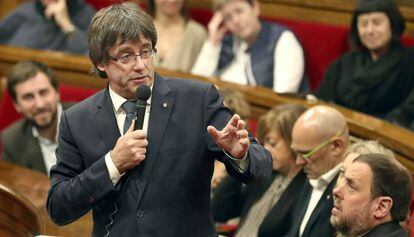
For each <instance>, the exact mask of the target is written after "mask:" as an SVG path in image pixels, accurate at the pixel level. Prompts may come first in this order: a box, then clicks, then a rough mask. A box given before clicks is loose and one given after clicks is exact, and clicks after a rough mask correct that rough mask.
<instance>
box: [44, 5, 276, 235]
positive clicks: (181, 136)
mask: <svg viewBox="0 0 414 237" xmlns="http://www.w3.org/2000/svg"><path fill="white" fill-rule="evenodd" d="M156 42H157V34H156V30H155V27H154V24H153V23H152V20H151V17H150V16H149V15H147V14H146V13H144V12H143V11H142V10H140V9H139V8H138V7H137V6H136V5H135V4H132V3H123V4H120V5H113V6H110V7H108V8H104V9H102V10H100V11H99V12H97V13H96V15H95V16H94V18H93V20H92V23H91V25H90V27H89V32H88V44H89V50H90V53H89V56H90V59H91V61H92V63H93V65H94V69H95V70H96V72H97V73H98V74H99V76H100V77H103V78H107V79H108V86H107V88H106V89H105V90H103V91H100V92H98V93H97V94H95V95H93V96H91V97H90V98H88V99H86V100H85V101H83V102H81V103H79V104H77V105H75V106H73V107H71V108H70V109H69V110H67V111H65V112H64V113H63V114H62V117H61V124H60V134H59V139H58V151H57V153H56V154H57V164H56V166H54V167H53V168H52V170H51V188H50V191H49V196H48V200H47V207H48V212H49V215H50V217H51V219H52V220H53V221H54V222H55V223H57V224H59V225H64V224H68V223H70V222H73V221H75V220H77V219H78V218H79V217H81V216H82V215H84V214H85V213H87V212H88V211H89V210H91V209H92V210H93V219H94V228H93V236H151V237H153V236H162V237H165V236H177V237H178V236H180V237H181V236H191V237H197V236H200V237H203V236H216V235H217V234H216V232H215V230H214V225H213V220H212V216H211V214H210V179H211V176H212V172H213V166H214V160H215V159H218V160H220V161H222V162H223V163H224V164H225V165H226V167H227V170H228V172H229V173H230V174H231V175H233V176H235V177H236V178H238V179H239V180H241V181H243V182H245V183H251V182H255V181H260V180H263V179H265V178H267V177H269V176H270V173H271V167H272V166H271V157H270V154H269V153H268V152H267V151H265V149H264V148H263V147H261V146H260V145H258V144H257V143H256V142H255V141H254V139H253V138H252V137H251V136H249V135H248V132H247V131H246V130H245V128H244V127H245V123H244V121H242V120H241V119H240V118H239V117H238V116H237V115H234V116H233V117H232V116H231V113H230V111H229V110H228V109H226V108H225V107H224V106H223V103H222V99H221V98H220V97H219V96H218V94H217V91H216V89H215V87H214V86H213V85H209V84H204V83H200V82H196V81H192V80H182V79H166V78H162V77H161V76H159V75H157V74H155V73H154V66H153V59H154V57H156V48H155V46H156ZM189 50H190V49H189ZM142 85H147V86H148V87H150V88H151V90H152V92H151V96H150V98H149V99H148V100H147V104H148V105H147V108H146V110H145V115H144V121H143V129H142V130H141V129H138V130H134V129H133V128H134V121H131V120H132V119H131V118H133V115H132V116H131V113H132V114H133V113H135V111H134V106H130V105H131V103H132V104H133V105H134V103H136V102H135V101H134V100H135V99H136V95H135V92H136V89H137V88H138V87H139V86H142ZM131 107H132V109H131ZM138 116H140V115H139V114H138ZM141 116H142V115H141ZM125 123H126V124H127V125H126V126H125ZM129 123H130V125H129Z"/></svg>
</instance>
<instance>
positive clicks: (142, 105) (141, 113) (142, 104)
mask: <svg viewBox="0 0 414 237" xmlns="http://www.w3.org/2000/svg"><path fill="white" fill-rule="evenodd" d="M135 106H136V109H137V120H135V126H134V130H142V127H143V125H144V117H145V109H146V108H147V102H146V101H144V100H137V103H136V105H135Z"/></svg>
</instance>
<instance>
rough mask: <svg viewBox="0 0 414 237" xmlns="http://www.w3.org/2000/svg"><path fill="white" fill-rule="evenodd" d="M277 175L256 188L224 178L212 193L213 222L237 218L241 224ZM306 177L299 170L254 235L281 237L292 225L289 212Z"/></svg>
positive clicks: (292, 220) (292, 210)
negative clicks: (243, 185) (238, 217)
mask: <svg viewBox="0 0 414 237" xmlns="http://www.w3.org/2000/svg"><path fill="white" fill-rule="evenodd" d="M277 176H278V173H274V174H273V177H272V178H270V179H269V180H267V181H266V182H264V183H263V184H260V185H251V186H246V187H242V184H241V183H240V182H239V181H237V180H236V179H234V178H233V177H230V176H228V177H226V178H225V179H224V180H223V181H222V182H221V183H220V184H219V186H218V187H217V188H216V189H215V190H214V196H213V199H212V204H211V206H212V211H213V217H214V220H215V221H219V222H224V221H227V220H229V219H231V218H234V217H237V216H240V218H241V222H243V221H244V219H245V217H246V215H247V214H248V212H249V210H250V208H251V207H252V206H253V205H254V204H255V203H256V202H257V201H258V200H259V199H260V198H261V197H262V196H263V194H264V193H265V192H266V191H267V189H268V188H269V186H270V185H271V184H272V182H273V181H274V179H275V178H276V177H277ZM306 180H307V179H306V175H305V173H303V171H301V172H300V173H298V174H297V175H296V177H295V178H294V179H293V180H292V181H291V182H290V184H289V185H288V187H287V188H286V190H285V191H284V192H283V194H282V195H281V197H280V199H279V201H278V202H277V203H276V204H275V205H274V206H273V207H272V209H271V210H270V212H269V213H268V214H267V215H266V217H265V219H264V220H263V222H262V224H261V225H260V228H259V233H258V236H260V237H264V236H284V235H285V234H287V232H288V231H289V228H290V227H291V226H292V224H293V222H294V219H293V218H294V216H293V213H294V212H295V207H296V205H295V204H296V203H297V201H298V199H299V198H301V197H300V196H299V194H300V193H301V191H302V189H303V187H304V185H305V183H306V182H307V181H306Z"/></svg>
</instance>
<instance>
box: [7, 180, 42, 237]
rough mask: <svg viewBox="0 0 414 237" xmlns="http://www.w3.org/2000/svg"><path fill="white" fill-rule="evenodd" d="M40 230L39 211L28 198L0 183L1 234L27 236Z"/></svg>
mask: <svg viewBox="0 0 414 237" xmlns="http://www.w3.org/2000/svg"><path fill="white" fill-rule="evenodd" d="M40 232H41V220H40V214H39V211H38V210H37V209H36V208H35V207H34V206H33V205H32V204H31V203H30V202H29V200H28V199H26V198H25V197H23V196H22V195H21V194H19V193H17V192H15V191H14V190H12V189H10V188H8V187H6V186H4V185H3V184H1V183H0V236H2V237H27V236H34V235H37V234H39V233H40Z"/></svg>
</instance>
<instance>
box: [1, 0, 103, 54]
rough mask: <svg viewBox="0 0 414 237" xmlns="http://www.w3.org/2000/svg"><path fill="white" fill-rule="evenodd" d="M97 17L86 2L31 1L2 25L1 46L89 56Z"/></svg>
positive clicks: (69, 0) (65, 0)
mask: <svg viewBox="0 0 414 237" xmlns="http://www.w3.org/2000/svg"><path fill="white" fill-rule="evenodd" d="M94 14H95V10H94V9H93V8H92V7H91V6H89V5H87V4H85V2H84V1H83V0H33V1H28V2H26V3H23V4H21V5H20V6H19V7H17V9H16V10H15V11H13V12H12V13H10V14H9V15H8V16H6V17H5V18H4V19H3V20H2V21H1V22H0V44H8V45H13V46H22V47H28V48H35V49H47V50H58V51H64V52H70V53H75V54H85V55H86V54H87V53H88V40H87V30H88V26H89V23H90V21H91V19H92V17H93V15H94Z"/></svg>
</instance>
